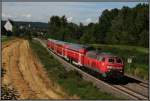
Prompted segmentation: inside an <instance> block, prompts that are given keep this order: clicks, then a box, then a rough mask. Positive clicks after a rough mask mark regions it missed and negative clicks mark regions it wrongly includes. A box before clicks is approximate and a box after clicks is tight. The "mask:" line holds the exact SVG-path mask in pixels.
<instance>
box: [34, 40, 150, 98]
mask: <svg viewBox="0 0 150 101" xmlns="http://www.w3.org/2000/svg"><path fill="white" fill-rule="evenodd" d="M35 40H37V41H40V43H41V44H42V45H43V46H44V47H45V48H46V49H47V50H48V52H49V53H50V54H52V55H53V56H54V57H55V58H56V59H58V60H59V62H60V63H62V64H63V65H64V66H65V67H66V70H77V71H78V72H79V73H80V74H82V76H83V79H85V80H87V81H91V82H93V84H94V85H95V86H96V87H97V88H99V89H100V90H104V91H109V92H110V93H112V94H113V95H116V96H121V97H126V98H128V99H135V100H148V99H149V97H148V83H145V82H142V81H139V80H135V79H134V78H130V77H128V78H130V79H134V80H135V81H137V82H134V83H133V82H132V83H128V84H124V85H123V84H111V83H108V82H105V81H102V80H100V79H99V78H97V77H95V76H93V75H91V74H89V73H87V72H85V71H83V70H81V69H79V68H77V67H76V66H74V65H72V64H70V63H68V62H66V61H65V60H63V59H62V58H60V57H59V56H58V55H56V54H55V53H53V52H52V51H50V50H49V49H48V48H47V47H46V44H45V42H43V41H41V40H39V39H35ZM126 77H127V76H126ZM132 87H133V88H132ZM134 87H138V88H139V87H142V88H140V89H141V91H142V90H143V89H144V90H147V91H145V92H144V93H143V92H141V91H140V90H138V89H137V90H136V89H134Z"/></svg>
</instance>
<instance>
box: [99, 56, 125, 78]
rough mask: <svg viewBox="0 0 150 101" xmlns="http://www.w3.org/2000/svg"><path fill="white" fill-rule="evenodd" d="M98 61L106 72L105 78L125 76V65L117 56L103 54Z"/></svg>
mask: <svg viewBox="0 0 150 101" xmlns="http://www.w3.org/2000/svg"><path fill="white" fill-rule="evenodd" d="M98 60H99V61H100V62H101V63H100V64H101V66H100V67H103V69H104V70H105V73H104V74H105V76H107V77H113V78H118V77H119V78H120V77H122V76H123V74H124V63H123V60H122V59H121V58H120V57H118V56H115V55H110V54H101V55H99V58H98Z"/></svg>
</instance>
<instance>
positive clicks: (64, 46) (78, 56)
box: [47, 39, 124, 78]
mask: <svg viewBox="0 0 150 101" xmlns="http://www.w3.org/2000/svg"><path fill="white" fill-rule="evenodd" d="M47 47H48V48H49V49H50V50H51V51H53V52H54V53H55V54H57V55H59V56H61V57H62V58H64V59H65V60H67V61H69V62H71V63H73V64H75V65H77V66H79V67H85V68H89V69H90V70H94V71H96V72H98V73H99V74H100V75H101V76H102V77H103V78H120V77H123V75H124V63H123V60H122V58H120V57H119V56H116V55H113V54H110V53H103V52H98V51H96V50H95V49H94V48H93V47H91V46H87V45H81V44H75V43H68V42H64V41H59V40H54V39H48V40H47Z"/></svg>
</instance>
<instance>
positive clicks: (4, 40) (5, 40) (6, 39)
mask: <svg viewBox="0 0 150 101" xmlns="http://www.w3.org/2000/svg"><path fill="white" fill-rule="evenodd" d="M12 39H13V37H8V36H5V35H2V37H1V41H2V42H7V41H9V40H12Z"/></svg>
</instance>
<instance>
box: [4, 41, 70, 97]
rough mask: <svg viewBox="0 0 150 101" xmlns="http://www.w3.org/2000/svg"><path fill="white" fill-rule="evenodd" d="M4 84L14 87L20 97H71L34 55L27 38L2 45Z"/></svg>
mask: <svg viewBox="0 0 150 101" xmlns="http://www.w3.org/2000/svg"><path fill="white" fill-rule="evenodd" d="M2 68H3V69H4V70H5V71H6V73H5V74H4V77H3V79H2V84H7V85H9V86H11V87H14V88H15V89H16V90H17V91H18V92H19V94H20V98H19V99H69V96H67V95H66V94H65V93H64V92H63V90H62V89H61V88H60V87H59V86H58V85H56V84H54V83H53V82H52V81H51V80H49V79H48V75H47V73H46V71H45V70H44V68H43V66H42V64H41V63H40V62H39V61H38V59H37V58H36V57H35V56H34V55H33V52H32V51H31V49H30V47H29V43H28V41H27V40H23V39H16V40H13V41H12V42H8V43H6V44H5V45H3V46H2Z"/></svg>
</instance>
